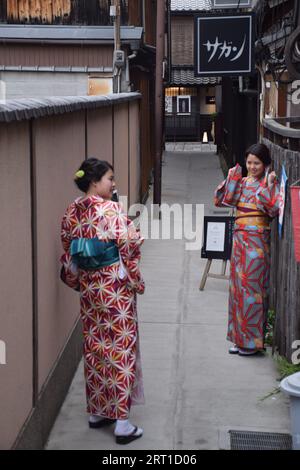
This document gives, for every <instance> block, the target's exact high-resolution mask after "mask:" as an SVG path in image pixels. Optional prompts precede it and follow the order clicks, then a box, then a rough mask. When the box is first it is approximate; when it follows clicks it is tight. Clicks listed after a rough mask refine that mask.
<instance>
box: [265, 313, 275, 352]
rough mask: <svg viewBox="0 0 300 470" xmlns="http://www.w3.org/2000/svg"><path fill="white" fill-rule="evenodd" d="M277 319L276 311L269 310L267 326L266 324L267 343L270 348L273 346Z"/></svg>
mask: <svg viewBox="0 0 300 470" xmlns="http://www.w3.org/2000/svg"><path fill="white" fill-rule="evenodd" d="M275 317H276V314H275V311H274V310H268V313H267V324H266V335H265V343H266V344H267V345H268V346H273V337H274V325H275Z"/></svg>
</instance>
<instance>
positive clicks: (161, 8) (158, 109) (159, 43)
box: [153, 0, 166, 205]
mask: <svg viewBox="0 0 300 470" xmlns="http://www.w3.org/2000/svg"><path fill="white" fill-rule="evenodd" d="M156 5H157V6H156V72H155V162H154V193H153V203H154V204H159V205H160V204H161V162H162V137H163V110H164V107H163V97H164V95H163V60H164V57H165V54H164V52H165V18H166V2H165V0H157V1H156Z"/></svg>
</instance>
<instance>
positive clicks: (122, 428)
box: [115, 419, 143, 436]
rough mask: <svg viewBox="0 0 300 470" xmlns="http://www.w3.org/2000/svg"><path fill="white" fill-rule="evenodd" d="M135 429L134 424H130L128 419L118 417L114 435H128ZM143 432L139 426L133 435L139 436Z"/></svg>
mask: <svg viewBox="0 0 300 470" xmlns="http://www.w3.org/2000/svg"><path fill="white" fill-rule="evenodd" d="M134 430H135V426H133V424H131V422H130V421H129V419H118V420H117V424H116V427H115V435H116V436H129V435H130V434H132V433H133V432H134ZM142 434H143V430H142V429H141V428H137V430H136V432H135V435H137V436H139V435H142Z"/></svg>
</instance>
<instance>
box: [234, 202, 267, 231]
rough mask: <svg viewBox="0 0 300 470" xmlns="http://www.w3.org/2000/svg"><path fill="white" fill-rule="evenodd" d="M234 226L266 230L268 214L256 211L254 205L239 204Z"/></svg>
mask: <svg viewBox="0 0 300 470" xmlns="http://www.w3.org/2000/svg"><path fill="white" fill-rule="evenodd" d="M235 223H236V225H255V226H256V227H262V228H264V227H265V228H268V227H269V225H270V218H269V216H268V214H265V213H264V212H262V211H259V210H257V207H256V205H255V204H250V203H246V202H239V203H238V206H237V211H236V217H235Z"/></svg>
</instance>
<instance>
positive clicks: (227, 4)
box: [213, 0, 252, 8]
mask: <svg viewBox="0 0 300 470" xmlns="http://www.w3.org/2000/svg"><path fill="white" fill-rule="evenodd" d="M251 3H252V0H213V8H236V7H240V8H249V7H251Z"/></svg>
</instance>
